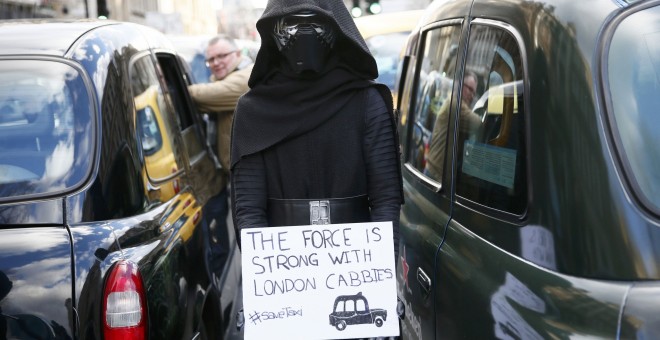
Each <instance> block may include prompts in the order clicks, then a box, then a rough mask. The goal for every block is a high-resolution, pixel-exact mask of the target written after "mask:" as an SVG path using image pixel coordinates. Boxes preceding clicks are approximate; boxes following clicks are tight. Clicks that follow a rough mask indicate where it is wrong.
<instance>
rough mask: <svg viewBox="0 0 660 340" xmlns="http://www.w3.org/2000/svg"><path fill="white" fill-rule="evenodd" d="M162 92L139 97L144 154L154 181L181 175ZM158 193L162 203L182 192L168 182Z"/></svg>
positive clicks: (154, 90)
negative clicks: (161, 110) (178, 172)
mask: <svg viewBox="0 0 660 340" xmlns="http://www.w3.org/2000/svg"><path fill="white" fill-rule="evenodd" d="M159 96H160V94H159V93H158V89H157V88H156V87H155V86H151V87H149V88H147V89H146V90H145V91H144V92H142V93H141V94H139V95H137V96H136V97H135V108H136V112H137V118H138V124H139V125H140V126H139V129H138V131H140V132H141V136H140V137H141V140H142V151H143V152H144V159H145V165H146V168H147V171H146V172H147V176H149V178H150V179H151V180H152V181H156V182H158V181H159V180H163V179H167V178H168V177H170V176H171V175H172V174H175V173H176V172H177V171H178V169H179V168H178V166H177V164H176V160H175V159H174V153H173V152H172V141H171V137H170V136H169V134H168V131H169V125H168V122H166V121H164V120H163V116H162V113H161V112H160V108H161V107H164V105H163V104H162V103H159ZM159 189H160V190H156V191H155V192H158V193H159V194H160V200H161V201H167V200H169V199H170V198H172V197H174V195H175V194H176V193H177V192H178V191H179V189H180V188H179V182H178V180H174V181H170V182H167V183H166V184H164V185H162V186H160V187H159Z"/></svg>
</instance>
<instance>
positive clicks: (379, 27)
mask: <svg viewBox="0 0 660 340" xmlns="http://www.w3.org/2000/svg"><path fill="white" fill-rule="evenodd" d="M424 12H425V11H424V10H423V9H420V10H410V11H400V12H388V13H381V14H374V15H367V16H363V17H359V18H355V25H356V26H357V28H358V30H359V31H360V33H361V34H362V37H363V38H364V39H368V38H370V37H372V36H374V35H379V34H387V33H395V32H410V31H411V30H412V29H413V28H415V26H417V23H418V22H419V20H420V19H421V18H422V15H423V14H424Z"/></svg>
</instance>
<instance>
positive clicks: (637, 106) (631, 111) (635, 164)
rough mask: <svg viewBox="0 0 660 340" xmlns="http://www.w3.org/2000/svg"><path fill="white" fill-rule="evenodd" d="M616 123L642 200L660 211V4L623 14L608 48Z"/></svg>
mask: <svg viewBox="0 0 660 340" xmlns="http://www.w3.org/2000/svg"><path fill="white" fill-rule="evenodd" d="M606 53H607V57H608V65H607V69H606V70H605V73H606V78H607V83H608V84H609V91H610V98H611V108H612V112H611V114H612V115H611V122H612V124H611V125H612V127H613V130H614V134H615V138H616V140H617V144H618V146H619V147H618V151H619V155H620V158H621V159H622V160H623V163H624V165H625V166H624V169H625V172H626V175H627V178H628V179H629V182H630V183H631V184H632V187H633V189H634V190H635V192H636V193H637V196H638V197H639V198H640V200H641V201H642V202H643V203H644V204H645V205H646V206H647V207H648V208H650V209H651V210H652V211H655V212H656V213H659V212H660V171H658V169H660V133H659V131H658V129H659V128H660V111H659V110H660V109H659V108H660V6H656V7H652V8H648V9H645V10H642V11H639V12H636V13H634V14H631V15H629V16H628V17H626V18H625V19H623V20H622V21H621V22H620V24H619V25H618V27H617V28H616V31H615V32H614V34H613V36H612V40H611V43H610V47H609V50H608V51H607V52H606Z"/></svg>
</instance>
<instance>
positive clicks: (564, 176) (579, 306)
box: [397, 0, 660, 339]
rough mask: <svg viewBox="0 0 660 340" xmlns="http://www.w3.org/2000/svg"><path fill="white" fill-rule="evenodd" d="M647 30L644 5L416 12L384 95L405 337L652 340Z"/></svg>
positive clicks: (651, 22)
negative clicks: (393, 151)
mask: <svg viewBox="0 0 660 340" xmlns="http://www.w3.org/2000/svg"><path fill="white" fill-rule="evenodd" d="M659 31H660V1H655V0H653V1H625V0H614V1H613V0H584V1H566V0H543V1H523V0H506V1H490V0H474V1H473V0H452V1H435V2H434V3H432V4H431V5H430V7H429V8H428V9H427V12H426V13H425V16H424V18H423V19H422V20H421V22H420V27H419V28H418V29H417V30H416V31H415V32H413V34H411V36H410V37H409V40H408V45H407V48H406V52H405V56H404V59H403V62H402V63H403V71H402V76H401V78H400V79H399V86H398V89H397V91H398V95H399V98H400V100H399V103H398V108H399V110H400V114H401V116H400V117H399V120H400V126H399V129H400V138H401V144H402V151H403V157H404V159H403V170H402V173H403V178H404V193H405V199H406V202H405V205H404V206H403V208H402V213H401V223H400V228H401V229H400V237H401V239H400V249H399V254H400V262H399V263H398V272H397V277H398V290H399V297H400V298H401V299H402V301H403V303H404V305H405V306H406V310H405V319H404V320H403V321H402V334H403V338H405V339H438V338H449V339H453V338H461V339H493V338H504V339H553V338H555V339H566V338H608V339H613V338H621V339H631V338H639V339H655V338H660V177H659V175H658V174H659V173H660V172H659V171H658V169H660V134H659V133H658V127H659V126H660V115H659V114H658V108H659V107H660V35H659V34H658V32H659ZM472 77H475V78H472ZM472 79H476V81H475V82H474V83H476V87H475V86H474V85H473V83H472ZM462 102H463V103H464V104H463V105H461V104H459V103H462Z"/></svg>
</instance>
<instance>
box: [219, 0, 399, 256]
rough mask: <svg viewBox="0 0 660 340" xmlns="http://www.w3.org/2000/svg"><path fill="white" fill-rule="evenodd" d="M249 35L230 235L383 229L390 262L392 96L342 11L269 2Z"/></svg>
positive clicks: (327, 2) (337, 3)
mask: <svg viewBox="0 0 660 340" xmlns="http://www.w3.org/2000/svg"><path fill="white" fill-rule="evenodd" d="M257 30H258V31H259V34H260V35H261V38H262V45H261V48H260V50H259V52H258V54H257V57H256V61H255V64H254V68H253V70H252V73H251V75H250V79H249V82H248V85H249V86H250V90H249V91H248V92H247V93H246V94H245V95H243V96H242V97H241V99H240V100H239V102H238V105H237V107H236V111H235V114H234V125H233V132H232V145H231V171H232V183H231V198H232V210H233V218H234V225H235V227H236V228H237V229H239V230H240V229H242V228H250V227H268V226H292V225H311V224H327V223H335V224H336V223H354V222H370V221H373V222H376V221H392V222H393V227H394V229H393V235H394V240H393V242H394V252H395V255H396V254H398V238H399V233H398V225H399V210H400V207H401V204H403V194H402V180H401V171H400V161H399V147H398V138H397V133H396V124H395V119H394V116H393V111H392V96H391V92H390V90H389V89H388V88H387V86H385V85H383V84H379V83H375V82H374V81H373V79H375V78H377V76H378V70H377V68H376V62H375V60H374V58H373V56H372V55H371V53H370V52H369V49H368V48H367V46H366V44H365V42H364V40H363V38H362V37H361V35H360V33H359V32H358V30H357V28H356V26H355V23H354V21H353V18H352V17H351V16H350V14H349V12H348V10H347V8H346V6H345V5H344V2H343V1H342V0H303V1H301V0H270V1H269V2H268V5H267V7H266V9H265V11H264V14H263V15H262V16H261V18H260V19H259V20H258V21H257ZM237 234H240V233H237ZM239 244H240V243H239Z"/></svg>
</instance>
